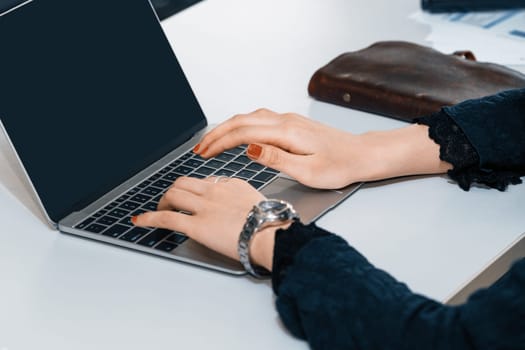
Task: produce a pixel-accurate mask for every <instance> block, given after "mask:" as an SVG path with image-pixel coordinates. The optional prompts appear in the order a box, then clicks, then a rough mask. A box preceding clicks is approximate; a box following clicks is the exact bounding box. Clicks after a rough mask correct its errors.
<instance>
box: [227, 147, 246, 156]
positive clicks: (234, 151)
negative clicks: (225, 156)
mask: <svg viewBox="0 0 525 350" xmlns="http://www.w3.org/2000/svg"><path fill="white" fill-rule="evenodd" d="M245 148H246V147H242V146H239V147H235V148H232V149H229V150H227V151H226V152H228V153H231V154H236V155H237V154H241V153H242V152H244V150H245Z"/></svg>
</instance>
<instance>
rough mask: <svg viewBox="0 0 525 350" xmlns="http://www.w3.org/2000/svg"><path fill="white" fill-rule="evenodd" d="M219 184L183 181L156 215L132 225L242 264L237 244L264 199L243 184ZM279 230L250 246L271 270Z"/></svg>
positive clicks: (259, 261)
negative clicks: (184, 239)
mask: <svg viewBox="0 0 525 350" xmlns="http://www.w3.org/2000/svg"><path fill="white" fill-rule="evenodd" d="M216 180H217V177H208V178H205V179H197V178H191V177H180V178H178V179H177V180H176V181H175V182H174V183H173V185H172V186H171V187H170V188H169V190H168V191H167V192H166V193H165V194H164V196H163V197H162V198H161V200H160V202H159V205H158V210H157V211H153V212H146V213H143V214H141V215H138V216H135V217H133V218H132V222H133V223H134V224H135V225H136V226H143V227H159V228H165V229H169V230H173V231H179V232H184V233H186V234H187V235H188V236H189V237H190V238H192V239H194V240H196V241H197V242H199V243H202V244H204V245H205V246H207V247H208V248H210V249H213V250H215V251H217V252H219V253H221V254H224V255H226V256H229V257H231V258H233V259H236V260H239V256H238V253H237V242H238V240H239V233H240V232H241V229H242V227H243V225H244V222H245V220H246V215H247V214H248V212H249V211H250V210H251V209H252V207H253V206H254V205H255V204H257V203H259V202H260V201H261V200H263V199H264V196H263V195H262V194H261V193H259V192H258V191H257V190H256V189H255V188H254V187H253V186H251V185H250V184H249V183H248V182H246V181H244V180H241V179H236V178H221V179H220V180H221V181H216ZM181 211H182V212H186V213H191V215H188V214H183V213H181ZM277 229H278V227H273V228H268V229H266V230H263V231H261V232H260V233H259V234H258V235H257V236H256V237H255V238H254V240H253V241H252V245H251V250H252V253H253V254H252V257H253V259H254V262H255V263H257V264H259V265H262V266H265V267H267V268H269V269H271V257H272V256H273V242H274V237H275V231H276V230H277Z"/></svg>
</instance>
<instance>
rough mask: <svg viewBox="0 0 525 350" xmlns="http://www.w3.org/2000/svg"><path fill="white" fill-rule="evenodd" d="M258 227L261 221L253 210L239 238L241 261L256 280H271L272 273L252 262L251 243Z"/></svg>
mask: <svg viewBox="0 0 525 350" xmlns="http://www.w3.org/2000/svg"><path fill="white" fill-rule="evenodd" d="M258 226H259V220H258V218H257V216H256V215H255V210H252V211H250V213H249V214H248V217H247V218H246V223H245V224H244V226H243V228H242V231H241V234H240V236H239V246H238V252H239V261H240V262H241V264H242V265H243V266H244V269H245V270H246V271H247V272H248V273H249V274H250V275H252V276H253V277H255V278H259V279H264V278H269V277H270V276H271V275H272V274H271V272H270V271H268V270H266V269H264V268H262V267H258V266H253V265H252V263H251V261H250V242H251V240H252V237H253V235H254V234H255V232H256V230H257V228H258Z"/></svg>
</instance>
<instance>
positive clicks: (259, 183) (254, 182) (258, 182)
mask: <svg viewBox="0 0 525 350" xmlns="http://www.w3.org/2000/svg"><path fill="white" fill-rule="evenodd" d="M248 183H249V184H250V185H252V186H253V187H255V189H256V190H258V189H259V188H261V187H262V186H263V185H264V183H263V182H260V181H254V180H250V181H248Z"/></svg>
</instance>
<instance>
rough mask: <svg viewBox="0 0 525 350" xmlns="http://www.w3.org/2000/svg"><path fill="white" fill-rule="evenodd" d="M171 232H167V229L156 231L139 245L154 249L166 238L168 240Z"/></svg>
mask: <svg viewBox="0 0 525 350" xmlns="http://www.w3.org/2000/svg"><path fill="white" fill-rule="evenodd" d="M171 232H172V231H171V230H165V229H161V228H159V229H156V230H154V231H152V232H151V233H150V234H149V235H147V236H146V237H144V238H142V239H141V240H140V241H139V242H138V243H137V244H140V245H143V246H146V247H153V246H154V245H155V244H157V243H159V242H160V241H162V240H163V239H164V238H166V237H167V236H168V235H169V234H171Z"/></svg>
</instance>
